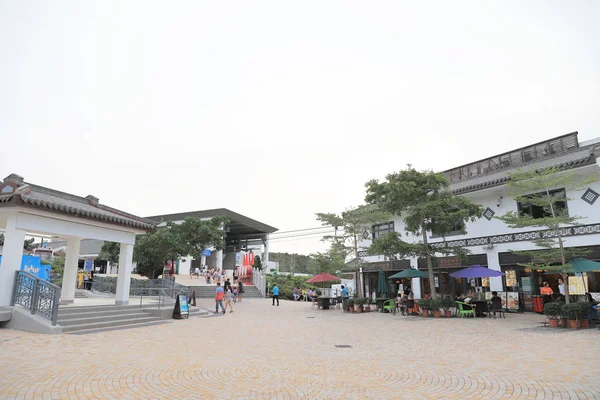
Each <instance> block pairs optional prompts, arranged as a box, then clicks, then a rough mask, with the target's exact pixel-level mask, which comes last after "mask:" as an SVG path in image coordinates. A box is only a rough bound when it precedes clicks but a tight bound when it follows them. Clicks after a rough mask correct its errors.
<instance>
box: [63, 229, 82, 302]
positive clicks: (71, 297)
mask: <svg viewBox="0 0 600 400" xmlns="http://www.w3.org/2000/svg"><path fill="white" fill-rule="evenodd" d="M80 247H81V239H80V238H78V237H70V238H67V256H66V257H65V270H64V273H63V284H62V289H61V291H60V302H61V303H62V304H68V303H73V302H74V301H75V286H76V285H77V267H78V265H79V250H80Z"/></svg>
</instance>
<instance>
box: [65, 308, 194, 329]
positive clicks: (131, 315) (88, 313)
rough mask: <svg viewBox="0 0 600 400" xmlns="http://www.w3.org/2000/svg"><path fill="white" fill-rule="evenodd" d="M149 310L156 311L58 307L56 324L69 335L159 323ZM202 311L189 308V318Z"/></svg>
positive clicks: (158, 318) (158, 319) (146, 309)
mask: <svg viewBox="0 0 600 400" xmlns="http://www.w3.org/2000/svg"><path fill="white" fill-rule="evenodd" d="M169 307H170V308H171V309H173V307H174V303H173V304H168V303H167V304H165V308H169ZM150 309H153V310H156V306H153V307H144V308H140V306H139V305H127V306H111V305H107V306H68V307H59V309H58V321H57V323H58V325H60V326H62V327H63V330H62V331H63V333H70V332H76V331H82V330H89V329H100V328H109V327H115V326H125V325H136V324H146V323H151V322H156V321H160V317H158V316H155V315H153V314H152V313H151V312H150ZM202 311H203V310H200V309H198V308H195V307H190V317H192V316H195V315H201V313H202Z"/></svg>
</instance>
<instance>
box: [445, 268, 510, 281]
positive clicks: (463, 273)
mask: <svg viewBox="0 0 600 400" xmlns="http://www.w3.org/2000/svg"><path fill="white" fill-rule="evenodd" d="M502 275H504V272H500V271H496V270H493V269H489V268H486V267H482V266H481V265H471V266H470V267H469V268H465V269H461V270H460V271H457V272H455V273H453V274H450V276H451V277H453V278H491V277H495V276H502Z"/></svg>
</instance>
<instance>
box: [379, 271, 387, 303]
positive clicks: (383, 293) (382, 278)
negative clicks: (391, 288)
mask: <svg viewBox="0 0 600 400" xmlns="http://www.w3.org/2000/svg"><path fill="white" fill-rule="evenodd" d="M377 293H379V296H380V297H386V296H387V293H388V288H387V283H386V282H385V274H384V273H383V271H379V276H378V277H377Z"/></svg>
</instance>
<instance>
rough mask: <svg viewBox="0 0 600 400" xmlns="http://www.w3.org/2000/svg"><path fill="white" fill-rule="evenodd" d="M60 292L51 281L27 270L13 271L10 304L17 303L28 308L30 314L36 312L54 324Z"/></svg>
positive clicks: (56, 317)
mask: <svg viewBox="0 0 600 400" xmlns="http://www.w3.org/2000/svg"><path fill="white" fill-rule="evenodd" d="M60 292H61V289H60V287H59V286H57V285H55V284H53V283H51V282H48V281H46V280H43V279H41V278H38V277H37V276H35V275H33V274H30V273H29V272H25V271H15V284H14V286H13V293H12V297H11V300H10V305H11V306H14V305H15V304H19V305H21V306H23V307H25V308H26V309H28V310H30V311H31V314H32V315H35V314H38V315H40V316H42V317H44V318H46V319H49V320H50V321H51V322H52V325H56V321H57V319H58V304H59V302H60Z"/></svg>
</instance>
